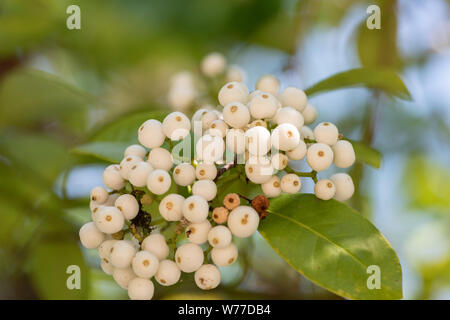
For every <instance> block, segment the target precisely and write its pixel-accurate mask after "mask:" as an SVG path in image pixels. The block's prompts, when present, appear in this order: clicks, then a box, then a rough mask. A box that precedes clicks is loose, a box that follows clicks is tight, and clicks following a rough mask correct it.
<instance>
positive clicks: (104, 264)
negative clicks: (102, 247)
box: [100, 258, 115, 276]
mask: <svg viewBox="0 0 450 320" xmlns="http://www.w3.org/2000/svg"><path fill="white" fill-rule="evenodd" d="M100 267H101V268H102V270H103V272H104V273H106V274H107V275H110V276H111V275H112V274H113V273H114V269H115V268H114V266H113V265H112V264H111V262H110V261H109V260H108V259H107V258H103V259H102V261H101V262H100Z"/></svg>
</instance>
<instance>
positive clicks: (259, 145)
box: [245, 126, 270, 156]
mask: <svg viewBox="0 0 450 320" xmlns="http://www.w3.org/2000/svg"><path fill="white" fill-rule="evenodd" d="M245 138H246V141H247V149H248V152H250V153H251V154H252V155H255V156H262V155H265V154H267V152H269V150H270V132H269V130H267V129H266V128H264V127H259V126H258V127H253V128H251V129H248V130H247V131H246V132H245Z"/></svg>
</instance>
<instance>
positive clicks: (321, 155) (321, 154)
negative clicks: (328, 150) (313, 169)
mask: <svg viewBox="0 0 450 320" xmlns="http://www.w3.org/2000/svg"><path fill="white" fill-rule="evenodd" d="M317 155H318V156H319V157H323V156H324V155H325V152H323V151H322V150H320V151H319V152H317Z"/></svg>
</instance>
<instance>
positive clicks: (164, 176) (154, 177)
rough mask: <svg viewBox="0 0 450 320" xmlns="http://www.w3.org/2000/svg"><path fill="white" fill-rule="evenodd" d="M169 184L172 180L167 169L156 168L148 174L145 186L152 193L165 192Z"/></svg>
mask: <svg viewBox="0 0 450 320" xmlns="http://www.w3.org/2000/svg"><path fill="white" fill-rule="evenodd" d="M171 184H172V181H171V179H170V175H169V174H168V173H167V171H164V170H160V169H157V170H153V171H152V172H151V173H150V174H149V175H148V179H147V188H148V190H150V191H151V192H152V193H154V194H163V193H166V192H167V191H168V190H169V188H170V185H171Z"/></svg>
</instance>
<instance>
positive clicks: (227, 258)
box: [211, 243, 238, 267]
mask: <svg viewBox="0 0 450 320" xmlns="http://www.w3.org/2000/svg"><path fill="white" fill-rule="evenodd" d="M237 257H238V249H237V247H236V246H235V244H234V243H230V244H229V245H228V246H226V247H225V248H213V249H212V250H211V259H212V261H213V262H214V264H215V265H216V266H219V267H227V266H229V265H231V264H233V263H234V262H235V261H236V260H237Z"/></svg>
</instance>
